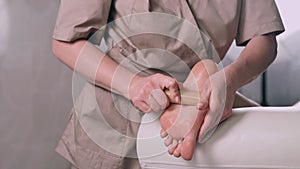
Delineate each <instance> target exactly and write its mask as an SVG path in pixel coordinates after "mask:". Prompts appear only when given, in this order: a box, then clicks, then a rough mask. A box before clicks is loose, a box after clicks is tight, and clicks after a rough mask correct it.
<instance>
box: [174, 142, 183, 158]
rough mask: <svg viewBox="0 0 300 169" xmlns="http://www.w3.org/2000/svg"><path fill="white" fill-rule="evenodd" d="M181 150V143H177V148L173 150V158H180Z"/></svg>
mask: <svg viewBox="0 0 300 169" xmlns="http://www.w3.org/2000/svg"><path fill="white" fill-rule="evenodd" d="M181 148H182V142H178V145H177V148H176V149H175V151H174V153H173V155H174V156H175V157H177V158H178V157H180V156H181Z"/></svg>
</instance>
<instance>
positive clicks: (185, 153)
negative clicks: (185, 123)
mask: <svg viewBox="0 0 300 169" xmlns="http://www.w3.org/2000/svg"><path fill="white" fill-rule="evenodd" d="M196 138H197V134H196V132H190V133H189V134H188V135H187V136H186V137H185V138H184V140H183V141H182V147H181V156H182V158H183V159H185V160H191V159H192V157H193V154H194V149H195V144H196Z"/></svg>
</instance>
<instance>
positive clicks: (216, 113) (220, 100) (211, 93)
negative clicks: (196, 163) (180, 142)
mask: <svg viewBox="0 0 300 169" xmlns="http://www.w3.org/2000/svg"><path fill="white" fill-rule="evenodd" d="M235 92H236V90H235V89H234V88H232V87H231V86H230V85H228V84H227V83H226V80H225V75H224V72H223V71H218V72H216V73H215V74H212V75H211V76H210V77H209V78H208V79H207V80H206V82H205V83H204V84H203V86H202V88H201V94H200V97H201V99H200V100H201V101H200V104H199V107H198V109H199V110H201V109H208V112H207V114H206V116H205V119H204V121H203V124H202V126H201V128H200V131H199V137H198V140H199V141H200V142H201V141H203V139H204V137H205V138H207V137H206V136H207V135H206V134H209V133H210V132H209V131H210V130H211V129H213V128H214V127H215V126H216V125H217V124H218V123H219V122H220V121H221V120H224V119H226V118H228V117H229V116H230V115H231V114H232V106H233V102H234V96H235ZM207 106H208V107H207ZM210 134H211V133H210Z"/></svg>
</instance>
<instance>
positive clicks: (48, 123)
mask: <svg viewBox="0 0 300 169" xmlns="http://www.w3.org/2000/svg"><path fill="white" fill-rule="evenodd" d="M58 4H59V0H1V1H0V25H1V26H0V168H1V169H21V168H22V169H66V168H68V165H69V164H68V163H66V161H65V160H64V159H63V158H61V157H60V156H59V155H58V154H56V153H55V152H54V147H55V145H56V143H57V141H58V139H59V137H60V136H61V134H62V132H63V130H64V128H65V125H66V122H67V117H68V112H69V111H70V109H71V107H72V102H71V89H70V86H71V75H72V74H71V71H69V70H68V69H66V67H65V66H64V65H62V64H61V63H59V61H58V60H57V59H56V58H55V57H54V56H53V55H52V52H51V34H52V30H53V26H54V21H55V18H56V12H57V9H58Z"/></svg>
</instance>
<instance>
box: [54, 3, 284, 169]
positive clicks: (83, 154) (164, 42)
mask: <svg viewBox="0 0 300 169" xmlns="http://www.w3.org/2000/svg"><path fill="white" fill-rule="evenodd" d="M144 13H147V14H149V15H150V14H154V17H150V18H148V17H147V16H145V15H144ZM131 14H143V16H142V17H136V16H137V15H131ZM127 15H131V16H129V17H126V18H125V19H124V20H122V21H123V22H120V24H121V25H122V24H123V27H122V26H121V27H118V24H112V25H110V26H108V27H107V28H106V32H105V41H106V44H107V45H108V47H109V49H110V50H109V51H108V53H107V54H108V55H109V56H110V57H111V58H113V59H114V60H115V61H116V62H118V63H122V64H123V62H124V63H125V64H124V66H125V67H127V68H128V69H130V70H132V71H137V72H138V71H142V72H143V74H144V75H149V74H152V73H155V72H157V71H160V70H162V71H166V72H167V73H169V74H171V75H172V76H174V77H175V78H177V79H178V80H179V81H183V80H184V79H185V77H186V75H187V73H188V70H189V68H191V67H192V66H193V65H194V64H195V63H196V62H197V61H199V59H200V58H201V57H208V58H209V57H210V55H218V56H219V57H220V59H223V57H224V56H225V54H226V52H227V50H228V48H229V47H230V45H231V44H232V42H233V40H236V44H237V45H246V44H247V42H248V41H249V40H250V39H251V38H253V37H254V36H257V35H263V34H268V33H275V34H279V33H281V32H283V31H284V27H283V24H282V21H281V18H280V15H279V13H278V10H277V7H276V4H275V2H274V0H114V1H111V0H89V1H82V0H61V4H60V9H59V13H58V18H57V22H56V26H55V30H54V35H53V38H54V39H57V40H62V41H68V42H71V41H75V40H78V39H88V38H90V37H91V36H92V34H93V33H95V32H96V31H97V30H98V29H101V28H103V26H104V25H106V24H107V23H108V22H111V21H115V20H116V19H118V18H121V17H123V16H127ZM175 16H176V18H177V20H176V18H175ZM153 18H154V19H153ZM174 18H175V21H174V23H176V24H173V25H172V23H173V22H172V20H173V19H174ZM180 19H185V20H186V21H187V22H188V23H190V25H192V27H191V26H186V25H189V24H186V23H185V24H182V20H180ZM164 21H165V22H164ZM147 28H149V29H147ZM190 28H191V29H190ZM195 28H197V29H195ZM195 30H200V33H199V32H197V31H195ZM135 31H136V33H135V34H130V33H132V32H135ZM159 31H162V32H163V33H159ZM120 34H122V35H120ZM123 34H125V35H123ZM174 34H175V36H173V35H174ZM100 35H101V34H100ZM95 37H96V38H93V39H94V40H93V41H94V42H95V40H96V41H100V40H101V38H102V37H101V36H95ZM118 38H119V39H118ZM117 39H118V40H117ZM214 52H216V54H213V53H214ZM199 55H203V56H199ZM199 57H200V58H199ZM126 58H129V59H128V60H126ZM212 59H213V58H212ZM124 60H125V61H124ZM174 60H175V61H174ZM174 65H175V66H174ZM74 110H76V112H77V113H74V112H75V111H74ZM76 115H77V116H76ZM141 115H142V113H141V112H138V111H137V110H136V109H135V108H133V106H132V105H131V104H130V102H129V101H128V100H126V99H125V98H123V97H121V96H118V95H115V94H112V93H110V92H108V91H107V90H104V89H102V88H99V87H95V86H93V85H91V84H87V85H86V87H85V88H84V90H83V91H82V92H81V94H80V96H79V98H77V100H76V103H75V106H74V109H73V110H72V112H71V116H70V121H69V124H68V126H67V128H66V130H65V132H64V134H63V136H62V139H61V140H60V142H59V145H58V146H57V149H56V151H57V152H59V153H60V154H61V155H63V156H64V157H65V158H66V159H68V160H69V161H70V162H71V163H72V164H73V165H74V166H76V167H77V168H82V169H96V168H109V169H112V168H129V169H133V168H139V164H138V161H137V159H135V158H134V157H136V153H135V152H136V149H135V140H134V138H135V137H136V134H137V130H138V127H139V119H140V117H141ZM78 119H80V120H78ZM87 123H88V125H87ZM128 157H132V158H128Z"/></svg>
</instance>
